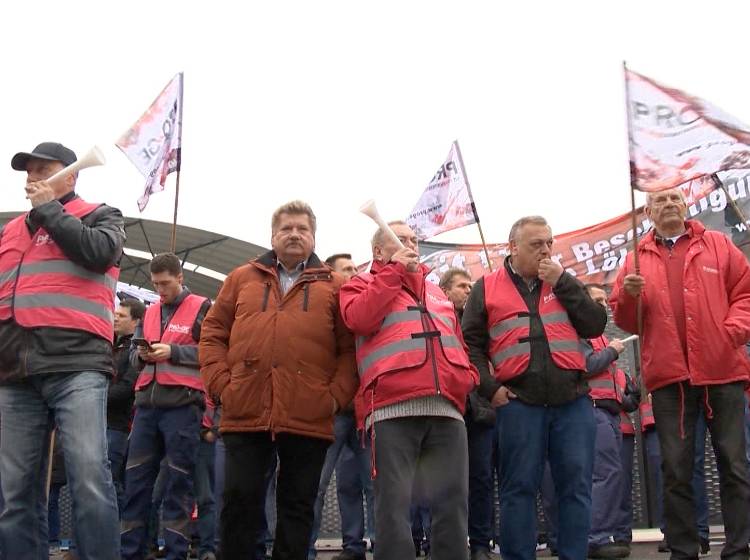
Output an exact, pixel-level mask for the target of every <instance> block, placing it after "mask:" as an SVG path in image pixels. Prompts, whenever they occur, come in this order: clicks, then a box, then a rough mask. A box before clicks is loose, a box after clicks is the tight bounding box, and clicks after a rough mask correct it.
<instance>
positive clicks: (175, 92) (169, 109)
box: [116, 72, 182, 212]
mask: <svg viewBox="0 0 750 560" xmlns="http://www.w3.org/2000/svg"><path fill="white" fill-rule="evenodd" d="M181 144H182V72H180V73H179V74H177V75H176V76H175V77H174V78H172V81H170V82H169V83H168V84H167V87H165V88H164V89H163V90H162V92H161V93H160V94H159V96H158V97H157V98H156V100H155V101H154V102H153V103H152V104H151V106H150V107H149V108H148V109H147V110H146V112H145V113H143V115H142V116H141V118H140V119H138V120H137V121H136V122H135V124H134V125H133V126H131V127H130V129H129V130H128V131H127V132H126V133H125V134H123V135H122V137H121V138H120V139H119V140H118V141H117V142H116V145H117V147H118V148H120V149H121V150H122V151H123V153H124V154H125V155H126V156H128V159H129V160H130V161H131V162H133V165H135V166H136V167H137V168H138V171H140V172H141V174H142V175H143V176H144V177H146V186H145V188H144V191H143V195H142V196H141V197H140V198H139V199H138V208H139V209H140V211H141V212H143V209H144V208H146V204H148V198H149V196H150V195H151V194H153V193H155V192H160V191H163V190H164V183H165V182H166V180H167V175H169V174H170V173H172V172H173V171H179V169H180V148H181Z"/></svg>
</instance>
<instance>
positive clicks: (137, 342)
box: [133, 338, 154, 352]
mask: <svg viewBox="0 0 750 560" xmlns="http://www.w3.org/2000/svg"><path fill="white" fill-rule="evenodd" d="M133 344H135V345H136V346H138V347H140V348H148V351H149V352H153V351H154V347H153V346H151V343H150V342H149V341H148V340H146V339H145V338H134V339H133Z"/></svg>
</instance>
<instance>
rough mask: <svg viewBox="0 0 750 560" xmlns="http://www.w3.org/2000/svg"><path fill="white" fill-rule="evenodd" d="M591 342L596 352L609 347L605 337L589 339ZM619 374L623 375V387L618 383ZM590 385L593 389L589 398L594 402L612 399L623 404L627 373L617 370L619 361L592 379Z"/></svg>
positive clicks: (621, 381)
mask: <svg viewBox="0 0 750 560" xmlns="http://www.w3.org/2000/svg"><path fill="white" fill-rule="evenodd" d="M589 342H591V345H592V346H593V347H594V352H601V351H602V350H604V349H605V348H607V346H608V345H609V340H608V339H607V337H606V336H604V335H601V336H598V337H596V338H592V339H589ZM619 373H622V376H621V379H619V381H620V383H621V384H622V386H620V383H618V377H619V375H618V374H619ZM588 383H589V387H591V393H589V396H590V397H591V398H592V399H593V400H595V401H596V400H599V399H610V400H613V401H617V402H618V403H622V395H623V393H624V391H625V372H623V371H622V370H620V369H618V368H617V361H614V362H612V363H611V364H609V366H608V367H607V369H605V370H604V371H602V372H600V373H597V374H596V375H593V376H592V377H590V378H589V380H588Z"/></svg>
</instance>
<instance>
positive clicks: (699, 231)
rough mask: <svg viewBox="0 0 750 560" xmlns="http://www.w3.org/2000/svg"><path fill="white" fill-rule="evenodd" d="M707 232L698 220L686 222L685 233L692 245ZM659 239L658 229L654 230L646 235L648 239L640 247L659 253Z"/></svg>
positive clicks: (643, 240) (645, 238) (642, 241)
mask: <svg viewBox="0 0 750 560" xmlns="http://www.w3.org/2000/svg"><path fill="white" fill-rule="evenodd" d="M705 231H706V226H704V225H703V224H702V223H700V222H699V221H698V220H685V233H686V234H687V236H688V237H689V238H690V243H693V242H695V241H697V240H699V239H701V238H702V237H703V234H704V233H705ZM658 239H659V236H658V234H657V233H656V228H652V229H651V231H649V232H648V233H647V234H646V237H644V238H643V239H642V240H641V242H640V243H639V244H638V247H639V248H640V249H642V250H644V251H658V248H657V240H658Z"/></svg>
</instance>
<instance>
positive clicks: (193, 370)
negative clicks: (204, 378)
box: [156, 362, 201, 377]
mask: <svg viewBox="0 0 750 560" xmlns="http://www.w3.org/2000/svg"><path fill="white" fill-rule="evenodd" d="M156 373H174V374H176V375H184V376H185V377H200V376H201V370H200V369H199V368H198V366H195V367H186V366H178V365H175V364H172V363H169V362H157V364H156Z"/></svg>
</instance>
